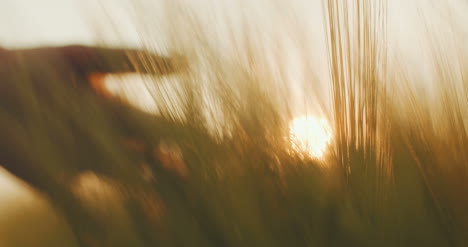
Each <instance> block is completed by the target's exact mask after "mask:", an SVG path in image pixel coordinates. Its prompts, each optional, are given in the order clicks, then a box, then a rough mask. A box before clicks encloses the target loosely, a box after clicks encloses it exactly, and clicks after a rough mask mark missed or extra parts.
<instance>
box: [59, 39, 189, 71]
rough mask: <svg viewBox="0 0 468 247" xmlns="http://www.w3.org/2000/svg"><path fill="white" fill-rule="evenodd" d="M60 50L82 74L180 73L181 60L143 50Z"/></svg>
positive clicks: (79, 48) (101, 48) (82, 47)
mask: <svg viewBox="0 0 468 247" xmlns="http://www.w3.org/2000/svg"><path fill="white" fill-rule="evenodd" d="M50 49H57V51H59V52H60V53H61V54H62V55H63V57H64V58H65V60H66V61H67V62H68V63H69V64H70V65H71V66H72V67H73V68H75V69H76V70H77V71H78V72H80V73H82V74H88V75H89V74H92V73H128V72H147V73H153V74H159V75H164V74H169V73H174V72H177V69H178V68H177V67H180V66H177V65H180V64H181V63H180V62H178V61H179V60H180V58H174V59H173V58H169V57H165V56H160V55H157V54H154V53H150V52H147V51H144V50H139V49H123V48H105V47H91V46H79V45H73V46H64V47H55V48H50Z"/></svg>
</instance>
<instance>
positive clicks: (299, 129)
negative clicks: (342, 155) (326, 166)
mask: <svg viewBox="0 0 468 247" xmlns="http://www.w3.org/2000/svg"><path fill="white" fill-rule="evenodd" d="M289 135H290V140H291V144H292V147H293V149H294V150H296V151H298V152H301V153H305V154H306V155H308V156H310V157H312V158H322V157H323V156H324V154H325V152H326V150H327V148H328V146H329V144H330V141H331V138H332V134H331V128H330V125H329V124H328V122H327V121H326V120H325V119H319V118H316V117H311V116H306V117H299V118H295V119H294V120H293V121H292V122H291V125H290V127H289Z"/></svg>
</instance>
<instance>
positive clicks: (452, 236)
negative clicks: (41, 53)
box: [0, 0, 468, 246]
mask: <svg viewBox="0 0 468 247" xmlns="http://www.w3.org/2000/svg"><path fill="white" fill-rule="evenodd" d="M0 3H1V7H0V30H1V33H0V46H1V47H2V48H5V49H25V48H31V47H42V46H60V45H68V44H82V45H90V46H94V45H99V46H103V47H128V48H138V49H144V50H147V51H150V52H153V53H155V54H160V55H165V56H169V57H171V56H176V55H177V56H180V57H183V58H184V60H186V63H187V66H188V68H183V69H182V68H181V72H179V73H174V74H170V75H164V76H153V75H151V74H144V75H143V74H137V73H133V74H127V75H107V76H106V77H105V89H106V90H107V91H108V92H110V94H112V95H113V96H115V97H117V98H119V99H121V100H123V101H124V102H126V104H128V105H132V106H134V107H136V108H138V109H140V110H141V111H144V112H146V113H148V114H150V115H151V116H155V117H157V118H161V119H163V120H168V121H173V122H174V124H173V125H169V126H166V125H165V126H166V127H164V128H162V127H157V126H158V125H151V126H150V127H148V128H147V129H144V128H141V129H142V131H143V133H144V135H146V136H147V137H148V139H151V140H154V141H155V143H158V145H159V151H158V152H159V154H161V153H162V154H164V155H166V156H167V157H169V158H166V159H164V158H159V159H160V160H162V161H161V162H162V163H163V165H162V166H165V167H166V168H167V166H170V167H172V168H167V169H166V170H169V171H171V172H170V173H171V174H172V173H177V174H179V175H177V176H176V177H178V178H176V179H175V181H173V178H172V175H165V173H164V172H160V173H159V175H154V174H157V173H158V170H157V169H159V168H154V169H153V168H152V170H151V172H150V173H151V174H152V175H151V176H160V177H158V178H157V179H155V180H157V181H158V182H154V183H153V182H151V183H150V184H149V185H145V186H149V187H150V189H149V191H146V192H141V193H140V192H135V191H134V190H132V189H129V188H130V187H132V186H133V182H128V181H127V180H126V178H121V177H119V176H117V175H115V176H114V173H113V172H112V176H114V177H112V176H111V175H108V176H106V175H102V176H101V175H99V174H98V172H96V171H93V169H89V170H91V171H92V172H83V174H84V175H83V174H80V175H78V176H77V181H78V182H76V184H75V180H73V181H74V182H73V183H72V181H70V184H73V186H75V187H76V188H75V187H74V188H75V189H71V191H75V190H78V191H80V192H77V194H78V196H77V197H80V198H81V199H82V200H85V201H87V202H86V203H84V205H87V204H92V205H94V204H96V205H98V206H96V207H98V208H99V207H101V208H102V207H104V208H105V209H104V211H106V213H102V212H101V211H99V210H97V209H96V210H97V211H93V212H98V213H97V215H101V216H98V217H93V218H98V221H104V222H105V223H103V225H99V227H98V228H101V229H105V232H107V233H102V234H101V233H97V236H101V237H102V239H100V240H99V241H98V240H93V241H82V240H80V239H77V238H80V237H77V235H76V234H75V233H74V230H73V224H78V223H72V222H71V221H70V220H67V217H64V216H63V213H61V212H60V211H58V210H57V209H56V208H54V205H55V201H54V200H61V197H60V196H59V197H57V198H58V199H51V198H54V197H49V196H47V195H46V196H45V195H44V193H42V192H41V191H38V190H36V189H35V188H31V187H30V185H27V184H26V183H25V182H24V181H20V180H19V179H17V178H15V177H14V175H12V174H10V173H8V172H6V171H0V185H1V186H0V190H1V192H0V200H1V204H0V205H2V206H1V208H0V245H1V246H80V245H82V246H156V245H162V246H188V245H191V246H192V245H194V246H343V245H344V244H346V245H348V246H415V245H416V246H417V245H419V246H466V244H467V243H468V235H467V234H468V232H467V231H468V213H467V212H466V208H468V200H467V199H466V191H467V190H466V189H468V182H466V181H468V180H466V179H468V170H467V168H468V155H467V154H466V150H468V131H467V130H468V108H467V107H468V48H467V47H466V44H467V41H468V16H467V15H466V13H467V11H468V2H467V1H464V0H445V1H439V0H392V1H387V0H364V1H357V0H356V1H355V0H346V1H339V0H309V1H306V0H288V1H280V0H257V1H248V0H239V1H228V0H223V1H220V0H217V1H215V0H152V1H147V0H133V1H131V0H99V1H90V0H80V1H76V0H60V1H59V0H43V1H33V0H0ZM153 67H154V66H153ZM140 69H141V71H146V72H148V71H150V72H151V71H152V70H154V68H152V64H151V63H148V64H147V66H146V67H145V66H144V67H143V68H140ZM49 70H50V72H51V73H54V68H53V67H51V68H49ZM57 95H64V94H62V93H61V92H60V91H57ZM25 102H27V101H25ZM64 115H66V114H62V115H61V113H60V112H54V113H53V115H51V116H53V117H56V118H57V119H62V117H64ZM76 118H77V119H80V116H76ZM39 119H42V118H39ZM85 120H86V119H84V120H83V119H81V120H77V121H78V123H79V122H80V121H85ZM40 121H42V120H40ZM47 121H49V120H44V123H48V122H47ZM58 121H59V120H58ZM60 121H61V120H60ZM60 121H59V122H60ZM138 121H143V120H138ZM171 123H172V122H171ZM178 124H180V126H181V127H180V126H179V125H178ZM83 125H86V126H85V127H83V128H90V129H92V130H90V131H89V132H85V134H84V135H91V136H93V135H95V136H98V135H99V134H98V133H101V131H102V130H106V129H108V128H112V125H113V123H112V120H111V119H110V118H109V119H104V120H102V121H101V122H99V124H95V123H87V124H83ZM176 125H177V128H176V127H174V126H176ZM134 126H136V127H135V128H139V127H138V126H144V125H143V124H135V125H134ZM145 126H146V125H145ZM51 128H52V127H51ZM145 128H146V127H145ZM143 129H144V130H143ZM194 129H195V130H194ZM31 130H32V131H35V129H33V128H32V129H31ZM58 131H59V130H57V132H58ZM63 131H64V133H68V131H70V130H67V129H66V128H65V129H64V130H63ZM199 132H200V133H199ZM47 133H49V132H47ZM51 133H53V131H52V132H51ZM80 133H81V132H80ZM103 133H104V132H103ZM47 135H50V133H49V134H47ZM52 135H55V133H53V134H52ZM105 135H109V136H105ZM111 135H112V136H111ZM113 135H114V134H113V133H107V132H105V134H103V137H102V138H104V139H106V140H107V141H108V142H113V140H115V138H113V137H114V136H113ZM100 140H101V139H98V138H97V137H96V139H93V141H95V142H96V143H101V142H100ZM103 142H104V141H103ZM31 143H32V144H31V148H32V149H34V148H35V146H34V145H33V143H35V145H50V150H49V151H50V160H54V157H62V156H63V157H65V160H66V159H67V153H66V152H65V151H63V150H61V149H60V148H58V147H57V146H58V144H57V143H48V142H47V143H48V144H46V142H44V144H42V141H41V140H38V141H37V142H33V141H32V142H31ZM105 145H107V144H105ZM109 145H110V144H109ZM106 148H107V146H106ZM109 148H110V149H112V148H113V146H109ZM80 150H81V147H80V146H76V150H74V152H75V151H76V152H77V153H78V154H79V153H80V152H81V151H80ZM103 150H104V149H103ZM115 150H118V149H115ZM161 150H162V151H161ZM97 151H99V150H98V149H97ZM104 151H106V152H104V155H108V156H113V158H114V159H111V158H109V160H110V161H114V160H123V159H125V157H126V156H125V155H124V154H120V153H119V152H117V151H115V152H114V153H113V152H111V151H109V152H107V149H105V150H104ZM83 152H84V151H83ZM42 154H43V152H41V151H37V155H42ZM84 155H90V154H89V153H86V154H84ZM119 155H120V156H119ZM90 156H92V155H90ZM166 156H165V157H166ZM93 157H94V156H93ZM96 157H97V156H96ZM158 157H161V156H158ZM180 157H182V158H180ZM48 159H49V157H46V158H44V162H43V163H44V164H50V163H51V162H52V161H49V160H48ZM178 159H182V160H183V161H181V162H182V163H183V165H180V162H179V161H177V160H178ZM90 160H91V158H90ZM168 160H169V161H168ZM174 160H176V161H174ZM99 161H101V160H99ZM70 163H72V162H70ZM39 164H42V163H40V162H38V165H39ZM62 165H63V163H62ZM65 167H67V166H66V165H65ZM70 167H71V166H70ZM143 167H145V166H143ZM174 167H175V168H174ZM180 167H183V168H180ZM102 169H104V170H106V169H107V170H112V171H113V169H117V168H114V167H113V166H112V165H109V166H103V168H102ZM118 169H122V171H124V172H123V173H125V171H128V173H129V174H131V173H135V174H136V173H137V172H135V171H134V170H136V169H135V168H134V166H129V165H126V164H123V163H122V164H121V165H120V163H119V168H118ZM119 172H120V170H119ZM106 174H107V173H106ZM115 174H117V172H115ZM119 174H120V173H119ZM138 174H140V173H139V172H138ZM180 174H185V175H180ZM129 176H131V175H129ZM135 176H137V175H135ZM138 176H139V175H138ZM168 177H170V179H169V178H168ZM180 177H183V179H180ZM166 178H167V181H166V180H165V179H166ZM107 179H108V180H111V181H112V182H109V183H110V184H113V185H112V186H111V185H109V184H107V183H106V182H105V181H107ZM138 179H140V180H145V178H144V177H143V176H140V177H139V178H138ZM138 179H137V180H138ZM129 181H130V180H129ZM132 181H133V180H132ZM151 181H152V180H151ZM115 184H119V185H115ZM73 186H71V187H73ZM179 187H181V188H182V189H181V188H179ZM132 188H133V187H132ZM145 188H146V187H145ZM114 190H117V191H119V193H118V194H119V195H118V196H115V195H113V194H112V193H114V192H115V191H114ZM70 193H72V192H70ZM80 193H81V194H80ZM139 193H140V194H139ZM46 194H47V193H46ZM128 194H132V195H131V196H129V195H128ZM137 195H138V196H137ZM115 197H118V198H119V199H115ZM121 197H123V198H125V199H122V198H121ZM137 197H138V198H137ZM83 198H85V199H83ZM135 198H137V199H135ZM142 198H143V199H142ZM155 198H157V199H155ZM115 200H117V201H118V202H115ZM122 201H125V202H122ZM149 201H152V203H149ZM155 201H156V202H155ZM132 202H141V204H143V205H146V208H145V206H141V205H139V206H135V207H137V208H143V209H142V210H143V211H145V212H146V213H147V214H144V213H143V215H144V216H141V215H140V214H138V213H136V214H133V213H128V212H133V211H132V210H133V209H131V207H132V205H133V204H132ZM111 204H119V205H120V204H122V205H124V206H122V207H123V208H119V207H120V206H111ZM184 204H187V205H189V206H187V207H185V206H186V205H184ZM148 205H150V206H148ZM181 205H183V206H181ZM83 207H85V208H86V206H83ZM148 207H149V208H151V209H147V208H148ZM91 208H94V206H91ZM161 208H163V209H161ZM93 210H94V209H93ZM110 211H112V212H113V213H109V212H110ZM124 212H126V213H124ZM148 212H150V213H148ZM151 212H152V213H151ZM107 214H109V215H110V216H109V215H107ZM102 215H105V216H102ZM148 215H150V216H148ZM151 215H153V217H155V218H156V220H154V221H155V222H156V223H155V222H153V221H151V222H147V221H150V220H149V218H151ZM154 215H157V216H154ZM161 215H163V216H161ZM138 217H143V220H142V219H140V218H138ZM161 222H163V223H161ZM93 224H94V223H93ZM96 225H97V223H96ZM161 225H163V226H161ZM25 229H27V230H25ZM109 232H110V233H109ZM103 236H106V237H103ZM95 238H97V239H99V238H100V237H95ZM103 239H104V240H103ZM181 239H183V240H181Z"/></svg>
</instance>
